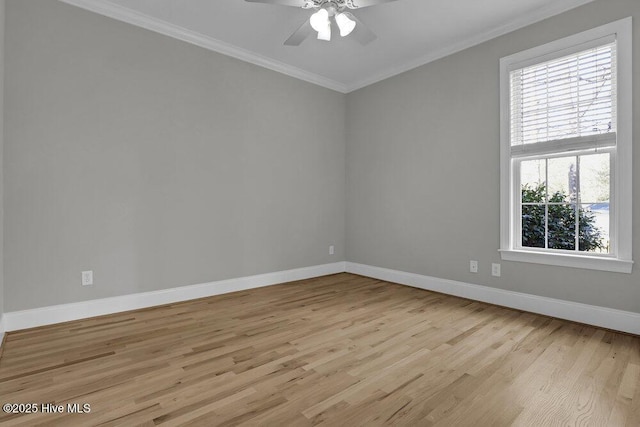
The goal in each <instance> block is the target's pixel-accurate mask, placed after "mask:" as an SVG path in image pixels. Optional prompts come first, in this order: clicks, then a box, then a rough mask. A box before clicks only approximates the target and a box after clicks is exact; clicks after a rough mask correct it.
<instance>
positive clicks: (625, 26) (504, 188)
mask: <svg viewBox="0 0 640 427" xmlns="http://www.w3.org/2000/svg"><path fill="white" fill-rule="evenodd" d="M612 37H615V39H616V40H617V72H618V75H617V79H618V84H617V88H618V89H617V90H618V92H617V104H618V108H617V133H616V137H617V140H616V144H615V146H613V147H611V146H610V144H607V143H606V139H607V137H606V135H604V136H602V137H599V136H596V137H594V138H600V139H603V141H602V142H603V145H604V146H607V145H609V147H608V148H605V147H604V146H603V148H602V150H601V151H600V152H611V182H612V183H613V185H612V194H611V206H612V210H611V218H612V219H613V220H612V228H611V236H612V242H613V245H612V248H611V250H610V252H611V253H610V254H607V255H597V254H593V253H580V252H577V251H576V252H569V251H566V252H565V251H556V250H545V249H542V250H541V249H534V248H522V245H521V243H519V242H518V240H519V239H521V234H520V227H521V224H520V221H521V220H520V217H518V216H517V214H518V212H520V203H519V197H520V183H519V181H520V177H519V165H520V163H521V161H522V158H514V157H513V156H512V154H511V153H512V152H511V149H512V147H511V127H510V123H511V117H510V115H511V104H510V101H511V94H510V87H511V85H510V72H511V71H512V70H516V69H520V68H524V67H527V66H529V65H534V64H539V63H543V62H547V61H550V60H553V59H556V58H560V57H563V56H566V55H570V54H572V53H577V52H580V51H582V50H586V49H589V48H590V47H594V45H598V43H599V40H602V42H600V44H605V43H606V42H605V41H604V40H606V39H611V38H612ZM632 80H633V74H632V18H631V17H629V18H625V19H621V20H619V21H615V22H612V23H610V24H606V25H603V26H601V27H598V28H594V29H592V30H588V31H585V32H582V33H579V34H576V35H573V36H570V37H566V38H563V39H560V40H557V41H554V42H551V43H548V44H545V45H543V46H538V47H535V48H533V49H529V50H526V51H523V52H519V53H516V54H514V55H510V56H507V57H505V58H502V59H501V60H500V250H499V251H500V254H501V257H502V259H503V260H505V261H519V262H530V263H536V264H547V265H556V266H564V267H574V268H586V269H591V270H603V271H613V272H618V273H631V271H632V267H633V258H632V247H631V245H632V239H633V233H632V205H633V202H632V182H633V181H632V165H633V157H632V145H633V139H632V130H633V112H632V105H633V88H632ZM566 142H569V143H571V141H570V140H568V141H566ZM578 145H579V144H578ZM550 148H551V149H553V147H550ZM552 152H555V150H552ZM580 154H584V151H580V149H579V146H576V147H575V151H570V152H569V151H567V152H566V153H565V155H569V156H573V155H580Z"/></svg>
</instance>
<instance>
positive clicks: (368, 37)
mask: <svg viewBox="0 0 640 427" xmlns="http://www.w3.org/2000/svg"><path fill="white" fill-rule="evenodd" d="M349 17H350V18H351V19H353V20H354V21H356V29H355V30H354V31H353V33H351V35H350V37H353V38H354V39H356V40H358V41H359V42H360V44H361V45H363V46H364V45H368V44H369V43H371V42H372V41H374V40H375V39H377V38H378V36H376V35H375V33H374V32H373V31H371V30H370V29H369V27H367V26H366V25H364V24H363V23H362V21H361V20H359V19H358V18H356V17H355V16H353V15H352V14H349Z"/></svg>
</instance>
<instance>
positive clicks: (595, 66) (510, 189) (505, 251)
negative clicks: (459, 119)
mask: <svg viewBox="0 0 640 427" xmlns="http://www.w3.org/2000/svg"><path fill="white" fill-rule="evenodd" d="M631 53H632V52H631V18H627V19H623V20H621V21H617V22H614V23H611V24H607V25H604V26H602V27H599V28H596V29H593V30H590V31H586V32H584V33H580V34H578V35H575V36H572V37H568V38H565V39H562V40H558V41H555V42H552V43H549V44H547V45H544V46H540V47H537V48H534V49H530V50H527V51H525V52H520V53H517V54H515V55H511V56H509V57H506V58H502V59H501V61H500V80H501V101H500V102H501V105H500V106H501V238H500V240H501V248H500V252H501V255H502V259H504V260H508V261H522V262H534V263H540V264H551V265H560V266H568V267H577V268H589V269H597V270H605V271H615V272H624V273H630V272H631V269H632V264H633V261H632V253H631V240H632V233H631V225H632V222H631V220H632V215H631V207H632V202H631V182H632V176H631V167H632V155H631V149H632V137H631V131H632V114H631V113H632V112H631V107H632V88H631V83H632V74H631Z"/></svg>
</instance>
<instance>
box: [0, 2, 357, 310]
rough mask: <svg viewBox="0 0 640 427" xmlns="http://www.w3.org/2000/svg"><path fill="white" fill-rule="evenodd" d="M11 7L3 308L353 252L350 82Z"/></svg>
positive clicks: (45, 5)
mask: <svg viewBox="0 0 640 427" xmlns="http://www.w3.org/2000/svg"><path fill="white" fill-rule="evenodd" d="M6 13H7V34H6V82H7V84H6V93H5V102H6V123H5V124H6V140H5V164H4V167H5V206H6V212H5V231H6V233H5V242H4V243H5V248H6V250H5V267H6V268H5V275H4V278H5V309H6V311H7V312H8V311H14V310H21V309H28V308H35V307H41V306H47V305H52V304H59V303H68V302H74V301H82V300H88V299H94V298H101V297H108V296H115V295H123V294H130V293H135V292H142V291H151V290H157V289H163V288H169V287H175V286H181V285H189V284H194V283H202V282H208V281H214V280H220V279H226V278H232V277H240V276H247V275H252V274H258V273H265V272H273V271H280V270H286V269H292V268H298V267H305V266H310V265H318V264H324V263H330V262H335V261H342V260H344V258H345V255H344V250H343V248H344V235H345V229H344V228H345V193H344V192H345V121H344V117H345V107H346V97H345V95H343V94H339V93H336V92H333V91H330V90H328V89H323V88H320V87H317V86H314V85H311V84H308V83H304V82H301V81H298V80H295V79H292V78H290V77H287V76H284V75H281V74H278V73H275V72H271V71H267V70H265V69H262V68H259V67H256V66H253V65H250V64H247V63H244V62H241V61H238V60H235V59H232V58H229V57H226V56H223V55H219V54H215V53H212V52H210V51H207V50H204V49H201V48H198V47H195V46H192V45H189V44H186V43H183V42H180V41H177V40H174V39H171V38H168V37H164V36H161V35H158V34H156V33H153V32H149V31H145V30H143V29H140V28H136V27H134V26H131V25H128V24H124V23H121V22H117V21H114V20H111V19H108V18H105V17H102V16H98V15H96V14H93V13H90V12H86V11H83V10H81V9H78V8H75V7H72V6H68V5H65V4H62V3H60V2H57V1H52V0H30V1H24V0H9V1H7V10H6ZM330 244H334V245H336V254H335V255H334V256H329V255H328V246H329V245H330ZM82 270H93V271H94V274H95V278H94V279H95V285H94V286H93V287H82V286H81V285H80V272H81V271H82Z"/></svg>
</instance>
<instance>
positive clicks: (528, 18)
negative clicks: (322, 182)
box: [346, 0, 594, 93]
mask: <svg viewBox="0 0 640 427" xmlns="http://www.w3.org/2000/svg"><path fill="white" fill-rule="evenodd" d="M592 1H594V0H567V1H557V2H555V3H552V4H550V5H549V6H547V7H544V8H540V9H538V10H537V11H535V12H532V13H530V14H527V15H524V16H522V17H521V18H519V19H516V20H514V21H511V22H508V23H506V24H504V25H502V26H500V27H497V28H494V29H491V30H489V31H485V32H483V33H480V34H476V35H474V36H473V37H469V38H466V39H463V40H460V41H458V42H456V43H454V44H451V45H449V46H446V47H444V48H442V49H439V50H437V51H435V52H430V53H428V54H426V55H424V56H421V57H419V58H417V59H415V60H413V61H409V62H406V63H404V64H401V65H398V66H394V67H390V68H387V69H385V70H383V71H381V72H379V73H376V74H375V75H373V76H371V77H367V78H364V79H362V80H358V81H356V82H355V83H352V84H350V85H347V91H346V92H347V93H349V92H353V91H356V90H358V89H362V88H364V87H366V86H370V85H372V84H374V83H378V82H380V81H382V80H386V79H388V78H390V77H393V76H397V75H398V74H402V73H404V72H407V71H410V70H413V69H414V68H418V67H421V66H423V65H426V64H428V63H430V62H434V61H437V60H438V59H442V58H445V57H447V56H449V55H453V54H454V53H458V52H461V51H463V50H465V49H469V48H470V47H473V46H477V45H479V44H481V43H484V42H486V41H489V40H491V39H495V38H497V37H500V36H503V35H505V34H508V33H510V32H513V31H516V30H519V29H520V28H524V27H527V26H529V25H532V24H535V23H536V22H540V21H543V20H545V19H547V18H551V17H552V16H555V15H559V14H561V13H563V12H566V11H568V10H571V9H575V8H576V7H579V6H582V5H585V4H587V3H591V2H592Z"/></svg>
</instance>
